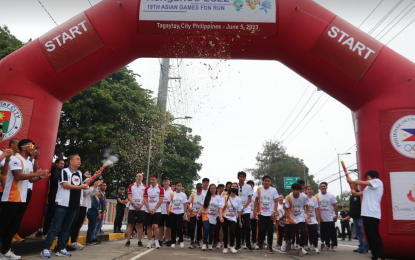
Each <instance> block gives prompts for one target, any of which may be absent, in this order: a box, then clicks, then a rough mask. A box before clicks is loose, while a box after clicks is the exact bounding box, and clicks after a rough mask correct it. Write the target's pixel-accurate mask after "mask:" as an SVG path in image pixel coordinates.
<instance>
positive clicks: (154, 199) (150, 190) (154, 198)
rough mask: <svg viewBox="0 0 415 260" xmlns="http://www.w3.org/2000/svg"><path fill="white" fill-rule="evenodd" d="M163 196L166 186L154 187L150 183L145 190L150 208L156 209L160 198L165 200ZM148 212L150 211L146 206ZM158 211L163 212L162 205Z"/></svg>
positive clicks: (145, 196)
mask: <svg viewBox="0 0 415 260" xmlns="http://www.w3.org/2000/svg"><path fill="white" fill-rule="evenodd" d="M163 197H164V188H162V187H161V186H159V185H156V186H154V187H153V186H152V185H151V184H150V186H148V187H147V188H146V189H145V190H144V198H147V203H148V206H149V207H150V209H154V208H155V207H156V206H157V204H158V203H159V201H160V199H161V200H163ZM146 212H147V213H148V209H147V208H146ZM156 213H161V207H158V209H156Z"/></svg>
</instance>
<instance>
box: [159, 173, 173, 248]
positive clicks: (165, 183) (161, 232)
mask: <svg viewBox="0 0 415 260" xmlns="http://www.w3.org/2000/svg"><path fill="white" fill-rule="evenodd" d="M163 187H164V194H170V193H172V192H173V190H172V189H171V188H170V180H169V179H168V178H164V180H163ZM167 200H168V197H167V196H164V198H163V204H161V218H160V223H159V238H160V240H159V244H160V246H163V236H164V238H165V239H166V246H171V225H170V221H169V218H168V215H167V210H166V204H167ZM164 227H166V230H164Z"/></svg>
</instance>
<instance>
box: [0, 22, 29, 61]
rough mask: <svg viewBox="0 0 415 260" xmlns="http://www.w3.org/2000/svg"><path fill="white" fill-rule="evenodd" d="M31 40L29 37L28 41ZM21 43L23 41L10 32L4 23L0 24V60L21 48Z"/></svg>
mask: <svg viewBox="0 0 415 260" xmlns="http://www.w3.org/2000/svg"><path fill="white" fill-rule="evenodd" d="M31 41H32V40H31V39H30V40H29V42H31ZM23 45H24V43H23V42H21V41H20V40H18V39H17V38H16V37H15V36H14V35H12V34H11V33H10V31H9V28H8V27H7V26H6V25H1V26H0V60H1V59H3V58H4V57H6V56H7V55H9V54H10V53H12V52H14V51H15V50H17V49H19V48H21V47H22V46H23Z"/></svg>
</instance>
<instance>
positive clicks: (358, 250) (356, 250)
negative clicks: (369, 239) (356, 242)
mask: <svg viewBox="0 0 415 260" xmlns="http://www.w3.org/2000/svg"><path fill="white" fill-rule="evenodd" d="M360 251H361V250H360V248H358V249H355V250H353V252H355V253H360Z"/></svg>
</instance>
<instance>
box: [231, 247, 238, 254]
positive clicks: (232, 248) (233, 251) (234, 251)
mask: <svg viewBox="0 0 415 260" xmlns="http://www.w3.org/2000/svg"><path fill="white" fill-rule="evenodd" d="M231 252H232V254H236V253H237V252H238V251H236V249H235V247H234V246H232V247H231Z"/></svg>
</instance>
